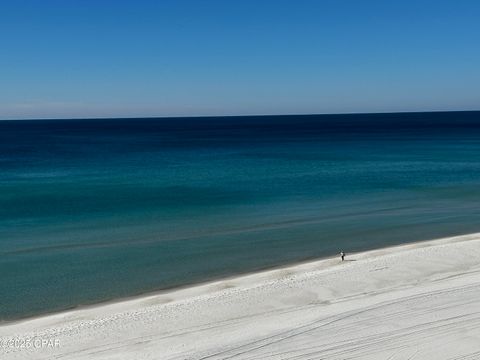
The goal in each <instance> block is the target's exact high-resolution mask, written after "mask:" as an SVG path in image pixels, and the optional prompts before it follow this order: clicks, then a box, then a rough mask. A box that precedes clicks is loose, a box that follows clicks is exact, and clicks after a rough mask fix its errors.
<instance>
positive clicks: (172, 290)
mask: <svg viewBox="0 0 480 360" xmlns="http://www.w3.org/2000/svg"><path fill="white" fill-rule="evenodd" d="M465 237H480V232H477V233H470V234H462V235H455V236H449V237H442V238H435V239H427V240H417V241H412V242H408V243H403V244H397V245H389V246H385V247H380V248H374V249H370V250H362V251H355V252H350V253H347V254H346V261H347V262H348V258H349V256H359V255H368V254H369V253H373V252H377V251H383V250H389V249H397V248H398V249H400V250H401V249H402V248H409V247H413V248H421V247H428V246H435V244H434V243H436V242H443V241H447V242H450V241H455V239H457V238H461V239H459V240H458V241H465V240H462V239H463V238H465ZM422 244H425V245H424V246H421V245H422ZM335 259H338V255H335V256H333V255H332V256H325V257H319V258H314V259H309V260H302V261H295V262H291V263H286V264H281V265H274V266H270V267H265V268H260V269H258V270H253V271H246V272H242V273H237V274H232V275H230V276H220V277H218V278H214V279H210V280H205V281H201V282H192V283H188V284H184V285H180V286H172V287H168V288H164V289H159V290H152V291H146V292H140V293H138V294H134V295H129V296H124V297H120V298H112V299H108V300H100V301H96V302H92V303H89V304H79V305H76V306H72V307H69V308H65V309H61V310H52V311H47V312H43V313H40V314H37V315H27V316H25V317H20V318H17V319H12V320H0V328H2V327H4V326H9V325H15V324H19V323H23V322H28V321H32V320H38V319H42V318H46V317H49V316H55V315H62V314H67V313H71V312H75V311H82V310H92V309H96V308H101V307H104V306H109V305H117V304H123V303H129V302H131V301H141V300H142V299H145V298H151V297H155V296H165V295H169V294H171V293H176V292H181V291H188V290H195V288H199V289H201V288H203V287H208V286H214V285H216V284H219V283H222V282H226V281H235V280H241V279H242V278H246V277H250V276H255V275H262V274H264V273H269V272H274V271H281V270H288V269H289V268H296V267H299V266H302V265H312V266H313V265H316V264H317V263H322V262H325V261H328V260H330V261H334V260H335ZM338 263H339V264H341V262H340V261H338ZM332 265H335V264H332Z"/></svg>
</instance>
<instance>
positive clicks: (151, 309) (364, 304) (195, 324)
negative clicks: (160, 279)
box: [0, 233, 480, 360]
mask: <svg viewBox="0 0 480 360" xmlns="http://www.w3.org/2000/svg"><path fill="white" fill-rule="evenodd" d="M479 259H480V233H474V234H468V235H461V236H454V237H447V238H440V239H435V240H428V241H420V242H414V243H408V244H402V245H395V246H390V247H386V248H380V249H374V250H368V251H362V252H357V253H349V254H347V257H346V261H345V262H344V263H342V262H341V261H340V259H339V258H338V257H334V258H324V259H321V260H315V261H308V262H303V263H301V264H296V265H288V266H282V267H279V268H275V269H270V270H265V271H260V272H255V273H251V274H246V275H241V276H232V277H229V278H224V279H221V280H216V281H211V282H207V283H203V284H197V285H195V286H190V287H185V288H182V289H175V290H171V291H162V292H161V293H158V292H157V293H155V294H149V295H142V296H137V297H135V298H131V299H127V300H122V301H114V302H111V303H102V304H97V305H92V306H86V307H83V308H75V309H72V310H67V311H63V312H58V313H53V314H48V315H44V316H39V317H34V318H29V319H23V320H19V321H15V322H10V323H7V324H2V325H0V343H3V344H5V343H8V340H12V339H13V340H19V341H22V340H23V341H25V339H31V338H38V339H42V340H44V339H46V340H49V341H56V342H58V344H59V347H57V348H53V349H49V348H46V349H43V348H42V349H17V348H3V349H2V347H1V346H0V354H2V359H4V358H5V359H50V358H53V357H66V358H68V359H110V358H116V359H117V358H118V359H131V358H139V359H143V358H145V359H146V358H149V356H152V355H153V354H158V353H162V354H164V358H165V359H172V360H173V359H185V358H188V359H198V358H211V359H222V358H225V357H229V355H234V356H237V355H238V357H239V358H244V356H243V355H242V354H243V350H242V351H240V352H238V353H237V352H236V351H237V350H238V349H246V350H245V358H268V359H270V358H271V359H284V358H285V356H286V355H285V354H295V353H297V352H300V353H299V355H298V359H309V358H311V357H309V356H310V355H309V354H310V353H309V351H310V350H308V349H317V350H315V351H318V352H319V353H321V354H322V356H323V357H324V358H343V357H341V356H345V354H346V353H345V352H347V353H348V355H349V356H348V357H349V358H358V359H385V358H388V357H389V356H393V355H392V354H394V353H393V352H390V351H393V350H394V349H397V347H398V346H400V345H401V344H403V343H404V342H405V341H406V340H405V339H406V338H408V342H407V345H408V346H407V347H406V348H405V349H404V350H402V351H405V353H403V352H401V353H397V355H398V358H400V359H403V358H405V359H408V358H409V357H410V356H412V353H409V352H408V351H409V350H408V349H410V348H415V349H417V350H418V351H420V352H421V354H422V355H419V357H420V358H424V359H440V358H441V357H438V354H437V355H435V351H437V348H439V347H442V346H444V344H447V343H449V342H450V343H452V342H453V343H455V344H456V345H455V346H454V347H453V348H454V350H455V349H456V347H457V345H458V346H459V347H461V348H462V352H463V349H465V351H467V350H468V351H470V350H472V351H471V352H470V353H473V352H474V351H478V353H479V354H480V303H478V301H477V300H476V299H477V298H478V296H480V262H479ZM477 318H478V324H477ZM457 320H458V321H457ZM319 323H321V324H323V325H321V326H320V325H319V326H317V325H316V324H319ZM337 323H338V326H340V327H337V325H336V324H337ZM445 326H447V327H448V332H446V333H445V332H444V330H443V329H444V328H445ZM303 329H307V330H305V331H304V330H303ZM317 329H318V330H317ZM349 329H351V331H350V330H349ZM439 329H442V331H440V330H439ZM466 332H467V333H468V334H469V335H468V336H465V333H466ZM419 333H420V334H421V335H422V336H417V335H418V334H419ZM284 334H286V335H284ZM366 334H370V335H368V336H367V335H366ZM384 334H388V336H387V335H384ZM370 336H371V338H370ZM382 336H385V339H384V341H385V342H386V343H387V344H389V345H388V346H378V344H377V343H376V341H377V340H375V341H374V340H373V339H377V338H378V337H380V338H381V337H382ZM339 337H340V338H341V337H343V338H342V340H340V339H338V338H339ZM363 337H366V338H363ZM272 339H274V340H272ZM471 339H474V340H471ZM370 342H371V346H370V347H369V345H368V344H369V343H370ZM264 343H265V344H264ZM338 343H342V344H343V345H341V346H338ZM257 344H264V345H262V346H257ZM306 344H307V345H308V346H307V345H306ZM335 344H337V345H335ZM356 344H362V346H357V345H356ZM364 344H367V345H364ZM304 347H305V348H304ZM365 348H367V349H368V351H367V350H365ZM302 349H303V350H302ZM267 350H268V353H266V351H267ZM307 350H308V351H307ZM454 350H452V349H451V348H446V349H445V354H448V352H449V351H450V354H452V351H454ZM2 351H3V353H2ZM365 351H367V353H368V356H366V357H364V355H362V354H364V352H365ZM74 354H75V355H74ZM235 354H237V355H235ZM332 354H333V355H335V354H336V355H335V356H333V355H332ZM340 354H341V355H340ZM402 354H404V355H402ZM453 354H455V355H456V354H458V351H456V352H455V351H454V352H453ZM247 355H248V356H247ZM327 355H328V356H327ZM330 355H332V356H330ZM362 356H363V357H362ZM445 356H446V355H445ZM395 358H397V356H395ZM445 359H447V357H445Z"/></svg>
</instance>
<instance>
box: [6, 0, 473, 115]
mask: <svg viewBox="0 0 480 360" xmlns="http://www.w3.org/2000/svg"><path fill="white" fill-rule="evenodd" d="M474 109H480V1H477V0H471V1H466V0H451V1H442V0H435V1H428V0H396V1H394V0H381V1H373V0H316V1H313V0H238V1H237V0H223V1H218V0H216V1H215V0H196V1H194V0H190V1H188V0H158V1H147V0H137V1H123V0H115V1H109V0H95V1H92V0H79V1H74V0H58V1H53V0H42V1H40V0H30V1H26V0H0V119H31V118H82V117H136V116H138V117H142V116H195V115H199V116H205V115H250V114H305V113H351V112H394V111H429V110H434V111H437V110H474Z"/></svg>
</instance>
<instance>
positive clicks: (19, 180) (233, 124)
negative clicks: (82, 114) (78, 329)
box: [0, 112, 480, 320]
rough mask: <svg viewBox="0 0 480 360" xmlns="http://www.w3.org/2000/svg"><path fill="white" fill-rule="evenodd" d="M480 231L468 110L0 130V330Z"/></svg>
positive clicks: (478, 177) (43, 124) (476, 118)
mask: <svg viewBox="0 0 480 360" xmlns="http://www.w3.org/2000/svg"><path fill="white" fill-rule="evenodd" d="M475 231H480V112H451V113H411V114H376V115H374V114H364V115H328V116H327V115H322V116H313V115H312V116H281V117H278V116H271V117H270V116H265V117H255V116H252V117H228V118H180V119H178V118H177V119H128V120H126V119H109V120H36V121H0V245H1V247H0V274H1V279H2V280H1V286H0V319H1V320H9V319H15V318H20V317H24V316H30V315H35V314H39V313H44V312H49V311H55V310H61V309H65V308H69V307H72V306H77V305H80V304H89V303H94V302H98V301H103V300H108V299H112V298H119V297H124V296H129V295H134V294H138V293H142V292H147V291H152V290H158V289H164V288H169V287H174V286H180V285H185V284H190V283H194V282H200V281H205V280H209V279H213V278H218V277H222V276H227V275H232V274H235V273H242V272H248V271H254V270H258V269H261V268H266V267H271V266H276V265H280V264H285V263H291V262H297V261H301V260H306V259H312V258H317V257H323V256H329V255H332V254H335V253H337V252H338V251H339V250H340V249H343V250H345V251H347V252H350V251H357V250H363V249H370V248H377V247H383V246H388V245H392V244H398V243H405V242H410V241H416V240H426V239H431V238H437V237H441V236H449V235H455V234H464V233H470V232H475Z"/></svg>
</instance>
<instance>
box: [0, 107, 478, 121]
mask: <svg viewBox="0 0 480 360" xmlns="http://www.w3.org/2000/svg"><path fill="white" fill-rule="evenodd" d="M460 112H462V113H465V112H480V108H479V109H475V110H420V111H411V110H405V111H377V112H339V113H288V114H268V113H267V114H243V115H190V116H186V115H170V116H168V115H160V116H125V117H123V116H120V117H112V116H105V117H102V116H100V117H71V118H48V117H46V118H31V119H29V118H25V119H2V118H0V121H55V120H58V121H68V120H130V119H189V118H222V117H228V118H234V117H282V116H336V115H381V114H384V115H387V114H423V113H460Z"/></svg>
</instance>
